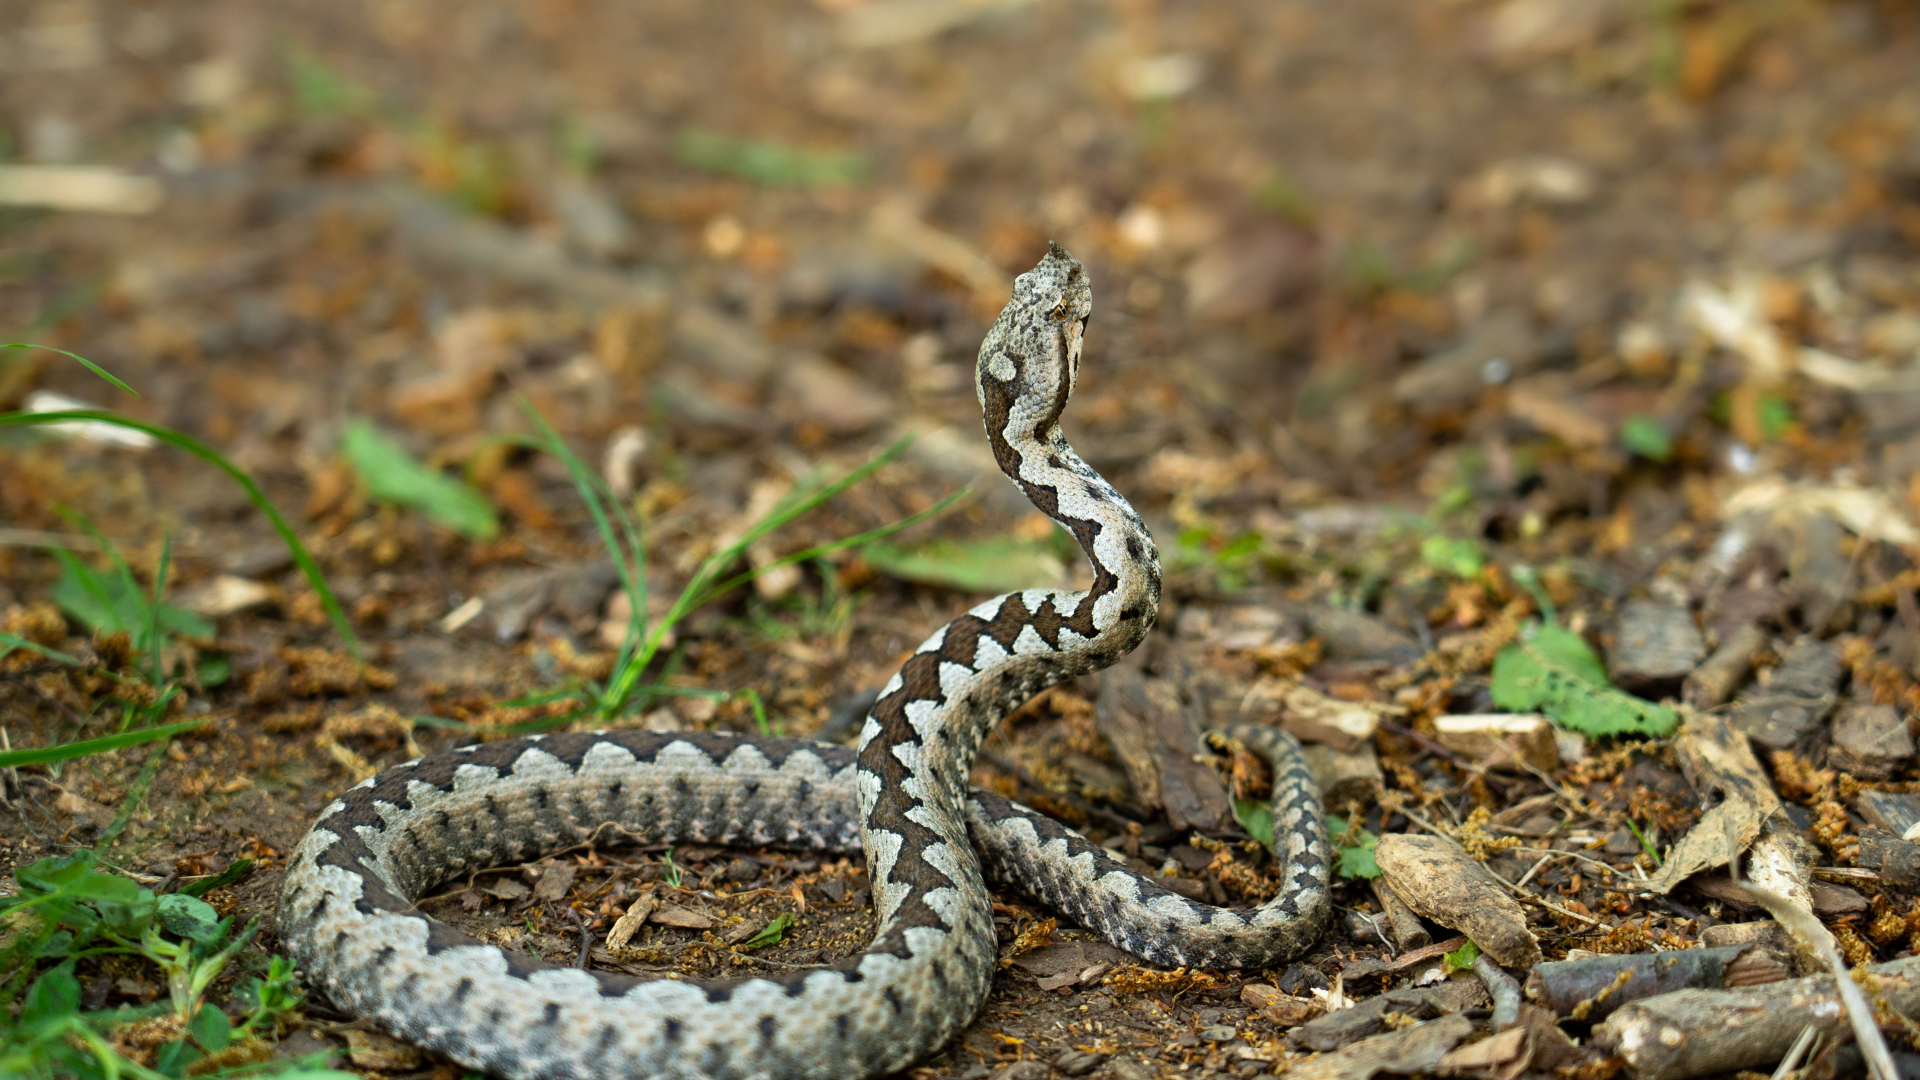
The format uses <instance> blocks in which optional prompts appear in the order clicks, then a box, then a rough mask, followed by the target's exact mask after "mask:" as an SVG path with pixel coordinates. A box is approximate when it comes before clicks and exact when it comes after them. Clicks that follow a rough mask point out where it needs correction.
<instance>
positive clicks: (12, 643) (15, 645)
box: [0, 634, 80, 667]
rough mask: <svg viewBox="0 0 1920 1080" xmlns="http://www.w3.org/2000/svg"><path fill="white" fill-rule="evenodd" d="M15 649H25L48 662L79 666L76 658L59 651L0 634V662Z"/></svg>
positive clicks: (20, 638)
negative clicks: (37, 654) (54, 661)
mask: <svg viewBox="0 0 1920 1080" xmlns="http://www.w3.org/2000/svg"><path fill="white" fill-rule="evenodd" d="M15 649H25V650H27V651H28V652H30V653H39V654H40V655H41V656H44V657H46V658H47V659H49V660H57V661H59V662H60V663H62V664H69V665H71V666H73V667H79V666H80V658H79V657H77V656H69V655H68V654H66V653H63V652H61V651H60V650H59V649H49V648H47V647H46V646H45V645H40V644H37V643H35V642H31V641H28V640H27V639H26V638H23V637H17V636H15V635H13V634H0V660H4V659H6V656H7V654H8V653H10V652H12V651H13V650H15Z"/></svg>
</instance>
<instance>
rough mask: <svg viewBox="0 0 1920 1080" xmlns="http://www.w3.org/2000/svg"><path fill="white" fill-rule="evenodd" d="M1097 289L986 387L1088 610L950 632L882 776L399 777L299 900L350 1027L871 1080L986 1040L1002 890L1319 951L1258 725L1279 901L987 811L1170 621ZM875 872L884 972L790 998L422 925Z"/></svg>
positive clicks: (869, 727)
mask: <svg viewBox="0 0 1920 1080" xmlns="http://www.w3.org/2000/svg"><path fill="white" fill-rule="evenodd" d="M1091 310H1092V291H1091V289H1090V287H1089V285H1088V281H1087V274H1086V271H1085V269H1084V268H1083V267H1082V266H1081V265H1080V263H1079V262H1078V261H1077V260H1075V259H1074V258H1073V257H1072V256H1071V255H1069V254H1067V253H1066V252H1065V251H1064V250H1062V249H1061V248H1060V247H1059V246H1058V245H1054V246H1053V247H1052V248H1051V250H1050V251H1049V252H1048V254H1047V255H1046V256H1045V257H1044V258H1043V259H1042V260H1041V261H1040V263H1039V265H1038V266H1036V267H1035V268H1034V269H1033V270H1031V271H1029V272H1028V273H1026V274H1023V275H1021V276H1020V278H1019V279H1018V280H1017V281H1016V282H1015V284H1014V289H1013V299H1012V301H1011V302H1010V303H1009V304H1008V305H1007V307H1006V309H1005V310H1004V311H1003V312H1001V314H1000V317H999V319H998V321H996V322H995V323H994V325H993V328H992V330H991V331H990V332H989V333H988V334H987V337H986V339H985V341H984V342H983V343H982V345H981V347H980V357H979V364H978V369H977V377H976V385H977V388H978V393H979V399H980V404H981V407H982V409H983V410H984V412H985V417H986V428H987V436H988V439H989V441H990V442H991V444H992V448H993V453H994V457H995V458H996V459H997V460H998V462H999V464H1000V467H1001V469H1002V470H1003V471H1004V472H1005V473H1006V474H1007V475H1008V476H1009V477H1010V478H1012V479H1013V481H1014V482H1015V483H1016V484H1018V485H1019V486H1020V488H1021V489H1022V490H1023V491H1024V492H1025V493H1026V495H1027V497H1028V498H1029V499H1031V500H1032V501H1033V503H1034V505H1035V506H1037V507H1039V508H1040V509H1041V510H1042V511H1044V512H1045V513H1046V514H1048V515H1049V516H1051V517H1052V518H1053V519H1054V520H1056V521H1058V522H1060V523H1061V524H1062V525H1064V526H1066V527H1067V528H1068V529H1070V530H1071V531H1072V532H1073V534H1074V536H1075V537H1076V538H1077V539H1078V540H1079V542H1080V546H1081V547H1082V548H1084V549H1085V551H1086V553H1087V557H1088V559H1089V561H1090V562H1091V564H1092V568H1093V575H1094V580H1093V584H1092V587H1091V588H1088V589H1086V590H1083V591H1074V592H1068V591H1058V590H1039V589H1036V590H1028V591H1025V592H1017V593H1009V594H1007V595H1005V596H1001V597H996V598H995V599H992V600H989V601H987V602H986V603H984V604H981V605H980V606H978V607H976V608H974V609H973V610H971V611H969V612H967V613H966V614H964V615H961V616H960V617H959V618H957V619H955V620H953V621H952V622H950V623H948V624H947V625H946V626H945V627H943V628H941V629H940V630H938V631H936V632H935V633H934V635H933V636H932V637H930V638H928V639H927V641H926V642H925V643H924V644H922V645H921V646H920V647H919V648H918V649H917V650H916V651H915V652H914V653H913V655H912V656H910V657H909V658H908V659H907V660H906V662H905V663H904V664H903V665H902V666H901V668H900V671H899V673H898V674H896V675H895V676H894V677H893V679H892V680H891V681H890V682H889V683H888V684H887V686H886V688H885V689H884V690H883V691H882V693H881V696H880V698H879V700H878V701H877V702H876V703H875V704H874V707H873V709H872V711H871V713H870V714H869V716H868V719H867V722H866V725H865V727H864V729H863V730H862V732H861V735H860V742H859V747H858V749H857V750H847V749H844V748H841V747H837V746H831V745H827V744H823V743H814V742H809V741H805V740H798V739H772V738H751V737H743V736H735V735H723V734H711V733H705V732H685V733H668V734H655V733H648V732H637V731H611V732H594V733H578V734H558V735H547V736H528V737H525V738H518V739H509V740H505V741H501V742H494V743H487V744H483V745H480V746H470V747H465V748H463V749H459V750H454V751H449V752H446V753H440V754H434V755H432V756H429V757H425V758H421V759H419V760H417V761H412V762H408V763H407V764H404V765H399V766H395V767H393V768H390V769H387V770H386V771H384V772H382V773H380V774H379V775H377V776H375V777H373V778H371V779H369V780H367V781H366V782H365V783H363V784H361V785H359V786H358V787H355V788H353V789H352V790H350V791H348V792H347V793H346V794H344V795H342V796H341V797H340V798H339V799H338V800H336V801H335V802H333V803H332V804H331V805H330V806H328V807H327V808H326V809H325V811H323V812H322V814H321V816H320V818H319V820H318V821H317V822H316V823H315V825H314V826H313V828H312V830H311V831H309V832H308V834H307V836H306V838H305V839H304V840H303V841H302V842H301V844H300V846H299V848H298V850H297V851H296V852H295V854H294V856H293V858H292V859H291V861H290V863H289V867H288V871H287V874H286V878H285V882H284V884H283V885H282V887H281V893H280V905H279V925H280V933H281V937H282V939H283V940H284V941H285V942H286V944H287V947H288V949H289V951H290V952H291V953H292V954H293V956H294V958H295V960H296V961H297V962H298V963H299V964H300V965H301V966H302V967H303V968H304V969H305V970H306V972H307V978H308V981H309V982H310V983H312V984H314V985H315V986H317V987H319V988H321V989H323V990H324V991H325V993H326V994H327V996H328V997H330V998H331V999H332V1000H333V1001H334V1002H335V1003H336V1004H338V1005H339V1006H341V1007H342V1008H344V1009H346V1010H348V1011H350V1012H352V1013H355V1014H357V1015H361V1016H365V1017H367V1018H369V1019H371V1020H372V1021H373V1022H374V1023H376V1024H377V1025H379V1026H380V1027H382V1028H384V1029H386V1030H387V1031H389V1032H392V1033H393V1034H394V1035H396V1036H398V1037H400V1038H402V1039H405V1040H407V1041H409V1042H413V1043H416V1044H418V1045H421V1046H425V1047H429V1048H432V1049H434V1050H438V1051H441V1052H442V1053H445V1054H446V1055H448V1056H449V1057H451V1058H453V1059H454V1060H456V1061H459V1062H461V1063H463V1064H466V1065H469V1066H472V1067H475V1068H479V1069H484V1070H486V1071H488V1072H490V1073H493V1074H496V1075H499V1076H505V1077H516V1078H522V1077H524V1078H530V1080H531V1078H540V1080H548V1078H552V1080H560V1078H570V1080H571V1078H588V1077H631V1078H641V1077H671V1078H696V1077H698V1078H715V1080H718V1078H726V1080H736V1078H737V1080H748V1078H764V1080H775V1078H787V1077H822V1078H824V1077H864V1076H876V1075H880V1074H884V1073H887V1072H891V1071H894V1070H897V1069H900V1068H902V1067H904V1066H906V1065H908V1064H910V1063H912V1062H913V1061H915V1060H917V1059H918V1058H920V1057H922V1056H924V1055H926V1054H929V1053H931V1052H933V1051H934V1050H936V1049H938V1048H939V1047H940V1046H942V1045H943V1044H944V1043H946V1042H947V1040H948V1039H950V1038H952V1037H953V1036H954V1035H955V1034H956V1033H958V1032H959V1031H960V1030H961V1029H962V1028H964V1027H965V1026H966V1025H967V1024H968V1023H969V1022H971V1020H972V1018H973V1016H974V1015H975V1013H976V1012H978V1010H979V1008H980V1006H981V1004H982V1003H983V1002H984V1000H985V998H986V995H987V992H988V990H989V988H990V984H991V981H992V976H993V970H994V963H995V953H996V937H995V932H994V925H993V910H992V902H991V898H990V895H989V893H988V891H987V885H986V879H987V878H992V879H993V880H995V881H998V882H1002V883H1006V884H1010V885H1013V886H1016V887H1018V888H1019V889H1021V890H1024V891H1025V892H1026V893H1028V894H1030V895H1031V896H1033V897H1034V898H1035V899H1037V900H1039V901H1041V902H1042V903H1045V904H1047V905H1050V906H1051V907H1053V908H1054V909H1056V910H1058V911H1060V912H1061V913H1062V914H1064V915H1067V916H1068V917H1070V918H1071V919H1073V920H1075V921H1077V922H1079V923H1080V924H1081V925H1083V926H1086V927H1088V928H1090V929H1093V930H1096V931H1098V932H1099V933H1101V934H1103V935H1104V936H1105V937H1107V938H1108V939H1109V940H1110V941H1112V942H1113V943H1114V944H1116V945H1118V946H1120V947H1121V948H1124V949H1127V950H1128V951H1130V952H1133V953H1135V954H1137V955H1139V956H1142V957H1145V958H1147V959H1149V960H1152V961H1155V962H1157V963H1163V964H1192V965H1206V966H1243V967H1264V966H1270V965H1272V964H1276V963H1279V962H1283V961H1285V960H1287V959H1290V958H1292V957H1293V956H1295V955H1297V954H1298V953H1300V952H1301V951H1303V950H1304V949H1306V948H1307V947H1308V946H1309V945H1311V944H1312V942H1313V941H1314V940H1315V939H1316V938H1317V937H1318V936H1319V933H1320V931H1321V928H1322V927H1323V925H1324V923H1325V921H1326V917H1327V911H1328V906H1329V898H1328V891H1327V872H1328V858H1327V838H1326V833H1325V829H1324V826H1323V825H1322V823H1321V817H1320V803H1319V797H1318V794H1317V792H1316V790H1315V788H1314V785H1313V780H1312V777H1311V776H1310V775H1309V774H1308V772H1307V769H1306V765H1305V762H1304V760H1303V759H1302V757H1301V754H1300V748H1299V745H1298V744H1297V743H1295V742H1294V740H1293V737H1292V736H1290V735H1285V734H1282V733H1280V732H1278V731H1275V730H1273V729H1271V728H1264V727H1252V726H1249V727H1241V728H1235V729H1232V730H1231V731H1230V734H1232V735H1234V736H1236V737H1238V738H1240V739H1242V740H1244V741H1245V742H1247V743H1248V744H1249V745H1250V746H1251V747H1252V748H1254V749H1255V750H1257V751H1258V752H1260V753H1262V754H1263V755H1265V756H1266V757H1267V758H1268V759H1269V760H1270V761H1271V762H1272V763H1273V765H1274V852H1275V856H1276V858H1277V859H1278V861H1279V865H1280V866H1281V868H1282V879H1281V889H1280V892H1279V894H1278V895H1277V896H1275V897H1274V899H1272V900H1271V901H1269V902H1267V903H1266V904H1264V905H1262V906H1260V907H1257V908H1248V909H1228V908H1217V907H1210V906H1207V905H1203V904H1198V903H1194V902H1192V901H1190V900H1187V899H1186V898H1184V897H1182V896H1179V895H1178V894H1175V893H1173V892H1171V891H1169V890H1167V889H1166V888H1165V887H1163V886H1161V885H1160V884H1158V883H1156V882H1155V880H1154V879H1153V877H1152V876H1151V875H1143V874H1139V873H1136V872H1135V871H1133V870H1132V869H1130V868H1128V867H1127V866H1126V865H1125V864H1124V863H1122V862H1121V861H1119V860H1118V859H1116V858H1115V857H1113V856H1112V855H1109V854H1108V853H1107V852H1106V851H1105V850H1103V849H1101V848H1099V847H1096V846H1094V845H1092V844H1090V843H1089V842H1087V841H1086V840H1084V839H1083V838H1081V837H1080V836H1078V835H1077V834H1075V833H1073V832H1072V831H1070V830H1068V829H1067V828H1066V827H1065V826H1063V825H1061V824H1060V823H1059V822H1057V821H1054V820H1053V819H1052V818H1049V817H1047V816H1045V815H1042V814H1039V813H1037V812H1035V811H1032V810H1029V809H1027V808H1025V807H1022V806H1019V805H1017V804H1015V803H1012V802H1009V801H1008V800H1006V799H1003V798H1000V797H999V796H996V795H992V794H989V793H986V792H983V791H978V790H974V789H972V787H971V784H970V780H969V773H970V770H971V767H972V763H973V759H974V755H975V753H976V752H977V751H978V750H979V748H980V744H981V741H982V740H983V739H984V738H985V737H986V735H987V733H988V731H990V730H991V729H992V727H993V726H994V725H995V724H996V723H998V722H999V721H1000V719H1001V718H1002V717H1004V716H1006V715H1007V714H1008V713H1009V712H1011V711H1012V710H1013V709H1015V708H1017V707H1018V706H1019V705H1020V704H1022V703H1023V702H1025V701H1027V700H1028V699H1029V698H1031V697H1032V696H1033V695H1034V694H1036V693H1038V692H1040V691H1041V690H1043V689H1045V688H1046V687H1048V686H1052V685H1054V684H1055V683H1058V682H1060V681H1062V680H1064V679H1069V678H1072V677H1074V676H1077V675H1081V674H1085V673H1087V672H1091V671H1096V670H1098V669H1100V668H1103V667H1106V666H1108V665H1110V664H1112V663H1113V662H1114V661H1116V660H1118V659H1120V658H1121V657H1122V656H1124V655H1126V653H1128V652H1129V651H1130V650H1132V649H1133V648H1134V647H1135V646H1136V645H1138V644H1139V643H1140V641H1141V639H1142V638H1143V637H1144V636H1145V635H1146V633H1147V631H1148V629H1149V628H1150V627H1151V626H1152V625H1153V622H1154V618H1155V615H1156V612H1157V609H1158V605H1159V601H1160V567H1159V560H1158V555H1157V553H1156V551H1155V548H1154V545H1153V539H1152V537H1151V536H1150V535H1149V534H1148V532H1147V529H1146V526H1145V525H1144V524H1143V523H1142V522H1141V520H1140V518H1139V515H1138V514H1136V513H1135V512H1134V509H1133V507H1132V506H1130V505H1129V504H1128V503H1127V501H1126V500H1125V499H1124V498H1122V497H1121V496H1120V494H1119V493H1118V492H1116V491H1115V490H1114V489H1113V488H1112V487H1111V486H1110V485H1108V484H1107V482H1106V481H1105V480H1104V479H1102V478H1101V477H1100V475H1099V474H1098V473H1096V472H1095V471H1094V470H1093V468H1092V467H1091V466H1089V465H1087V464H1086V463H1085V462H1084V461H1082V460H1081V459H1080V457H1079V456H1078V455H1077V454H1075V453H1074V451H1073V450H1072V448H1071V447H1069V446H1068V445H1067V442H1066V439H1065V437H1064V436H1063V435H1062V433H1061V430H1060V424H1059V420H1060V414H1061V412H1062V410H1063V409H1064V408H1065V407H1066V404H1067V397H1068V395H1069V393H1070V392H1071V391H1072V389H1073V386H1074V381H1075V378H1076V376H1077V375H1078V372H1079V364H1080V353H1081V343H1082V335H1083V333H1084V331H1085V328H1086V321H1087V317H1088V315H1089V313H1090V312H1091ZM609 824H612V825H616V826H617V827H618V828H619V830H620V832H621V834H622V835H623V836H625V837H627V838H630V839H632V840H634V841H636V842H639V843H654V844H658V843H679V842H698V843H709V844H751V845H777V846H782V847H788V848H794V849H801V850H811V851H820V852H853V851H861V852H864V853H865V856H866V860H867V866H868V872H869V875H870V881H871V891H872V896H873V903H874V906H875V908H876V909H877V915H878V927H877V930H876V932H875V937H874V941H873V943H872V945H871V946H870V947H869V948H868V950H867V951H866V952H865V953H862V954H860V955H857V956H852V957H849V958H847V959H845V960H842V961H840V962H838V963H835V964H833V965H831V966H827V967H821V968H815V969H799V970H795V971H794V972H793V973H792V974H790V975H787V976H783V977H763V978H748V979H741V980H737V981H729V982H697V981H692V980H678V979H638V978H634V977H631V976H625V975H617V974H611V973H606V972H594V971H585V970H578V969H573V968H564V967H556V966H553V965H549V964H545V963H542V962H540V961H538V960H535V959H532V958H530V957H527V956H524V955H521V954H517V953H510V952H506V951H504V950H502V949H499V948H496V947H494V946H492V945H488V944H484V943H482V942H480V941H478V940H475V939H473V938H471V937H468V936H466V935H464V934H462V933H460V932H459V931H456V930H454V929H452V928H451V927H448V926H446V925H445V924H443V923H440V922H437V921H435V920H433V919H430V918H428V917H427V916H425V915H423V914H420V913H419V912H418V911H417V910H416V909H415V907H414V904H413V900H414V899H415V898H417V897H419V896H421V895H423V894H424V893H426V892H427V891H428V890H430V889H432V888H433V887H434V886H436V885H438V884H440V883H442V882H444V881H447V880H449V879H451V878H453V877H455V876H457V875H460V874H463V873H468V872H471V871H474V870H479V869H482V868H485V867H490V866H498V865H503V864H512V863H516V862H521V861H525V860H528V859H533V858H537V857H539V856H541V855H543V854H545V853H549V852H552V851H555V850H559V849H562V848H565V847H568V846H571V845H574V844H576V843H580V842H583V841H585V840H586V839H588V838H589V837H591V836H593V835H594V834H595V833H596V832H597V831H598V830H600V829H602V828H604V827H606V826H607V825H609Z"/></svg>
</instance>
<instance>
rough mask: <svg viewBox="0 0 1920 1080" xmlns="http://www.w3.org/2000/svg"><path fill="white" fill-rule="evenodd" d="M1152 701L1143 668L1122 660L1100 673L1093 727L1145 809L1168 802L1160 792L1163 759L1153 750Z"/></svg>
mask: <svg viewBox="0 0 1920 1080" xmlns="http://www.w3.org/2000/svg"><path fill="white" fill-rule="evenodd" d="M1152 710H1153V703H1152V702H1151V701H1149V700H1148V699H1147V679H1146V676H1145V675H1142V674H1141V673H1140V669H1139V668H1137V667H1135V666H1134V665H1132V664H1127V663H1122V664H1116V665H1114V666H1113V667H1110V668H1108V669H1107V670H1105V671H1103V672H1101V673H1100V698H1099V700H1098V701H1096V702H1095V703H1094V707H1093V726H1094V729H1095V730H1096V731H1098V732H1099V733H1100V737H1101V738H1103V739H1105V740H1107V745H1108V746H1110V747H1112V748H1113V753H1114V756H1115V757H1118V758H1119V759H1120V766H1121V767H1122V768H1124V769H1125V770H1126V771H1127V782H1128V783H1129V784H1130V785H1132V787H1133V800H1134V802H1135V803H1137V804H1139V806H1140V808H1141V809H1142V810H1158V809H1160V808H1161V807H1163V806H1165V805H1166V799H1165V797H1164V795H1163V793H1162V791H1161V784H1160V759H1159V756H1158V755H1157V754H1155V753H1154V746H1155V739H1154V735H1153V725H1152V723H1151V722H1150V720H1149V719H1148V718H1149V717H1150V716H1151V715H1152Z"/></svg>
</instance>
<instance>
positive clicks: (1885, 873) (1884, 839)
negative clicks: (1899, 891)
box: [1854, 829, 1920, 886]
mask: <svg viewBox="0 0 1920 1080" xmlns="http://www.w3.org/2000/svg"><path fill="white" fill-rule="evenodd" d="M1854 861H1855V862H1857V863H1859V864H1860V865H1861V866H1864V867H1866V868H1867V869H1869V870H1872V871H1873V872H1874V873H1876V874H1879V875H1880V880H1881V882H1882V883H1884V884H1887V885H1894V886H1912V885H1920V844H1916V843H1914V842H1913V841H1911V840H1902V839H1900V838H1899V837H1898V836H1895V835H1893V834H1892V833H1890V832H1887V831H1886V830H1885V829H1862V830H1860V853H1859V855H1858V856H1856V857H1855V860H1854Z"/></svg>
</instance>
